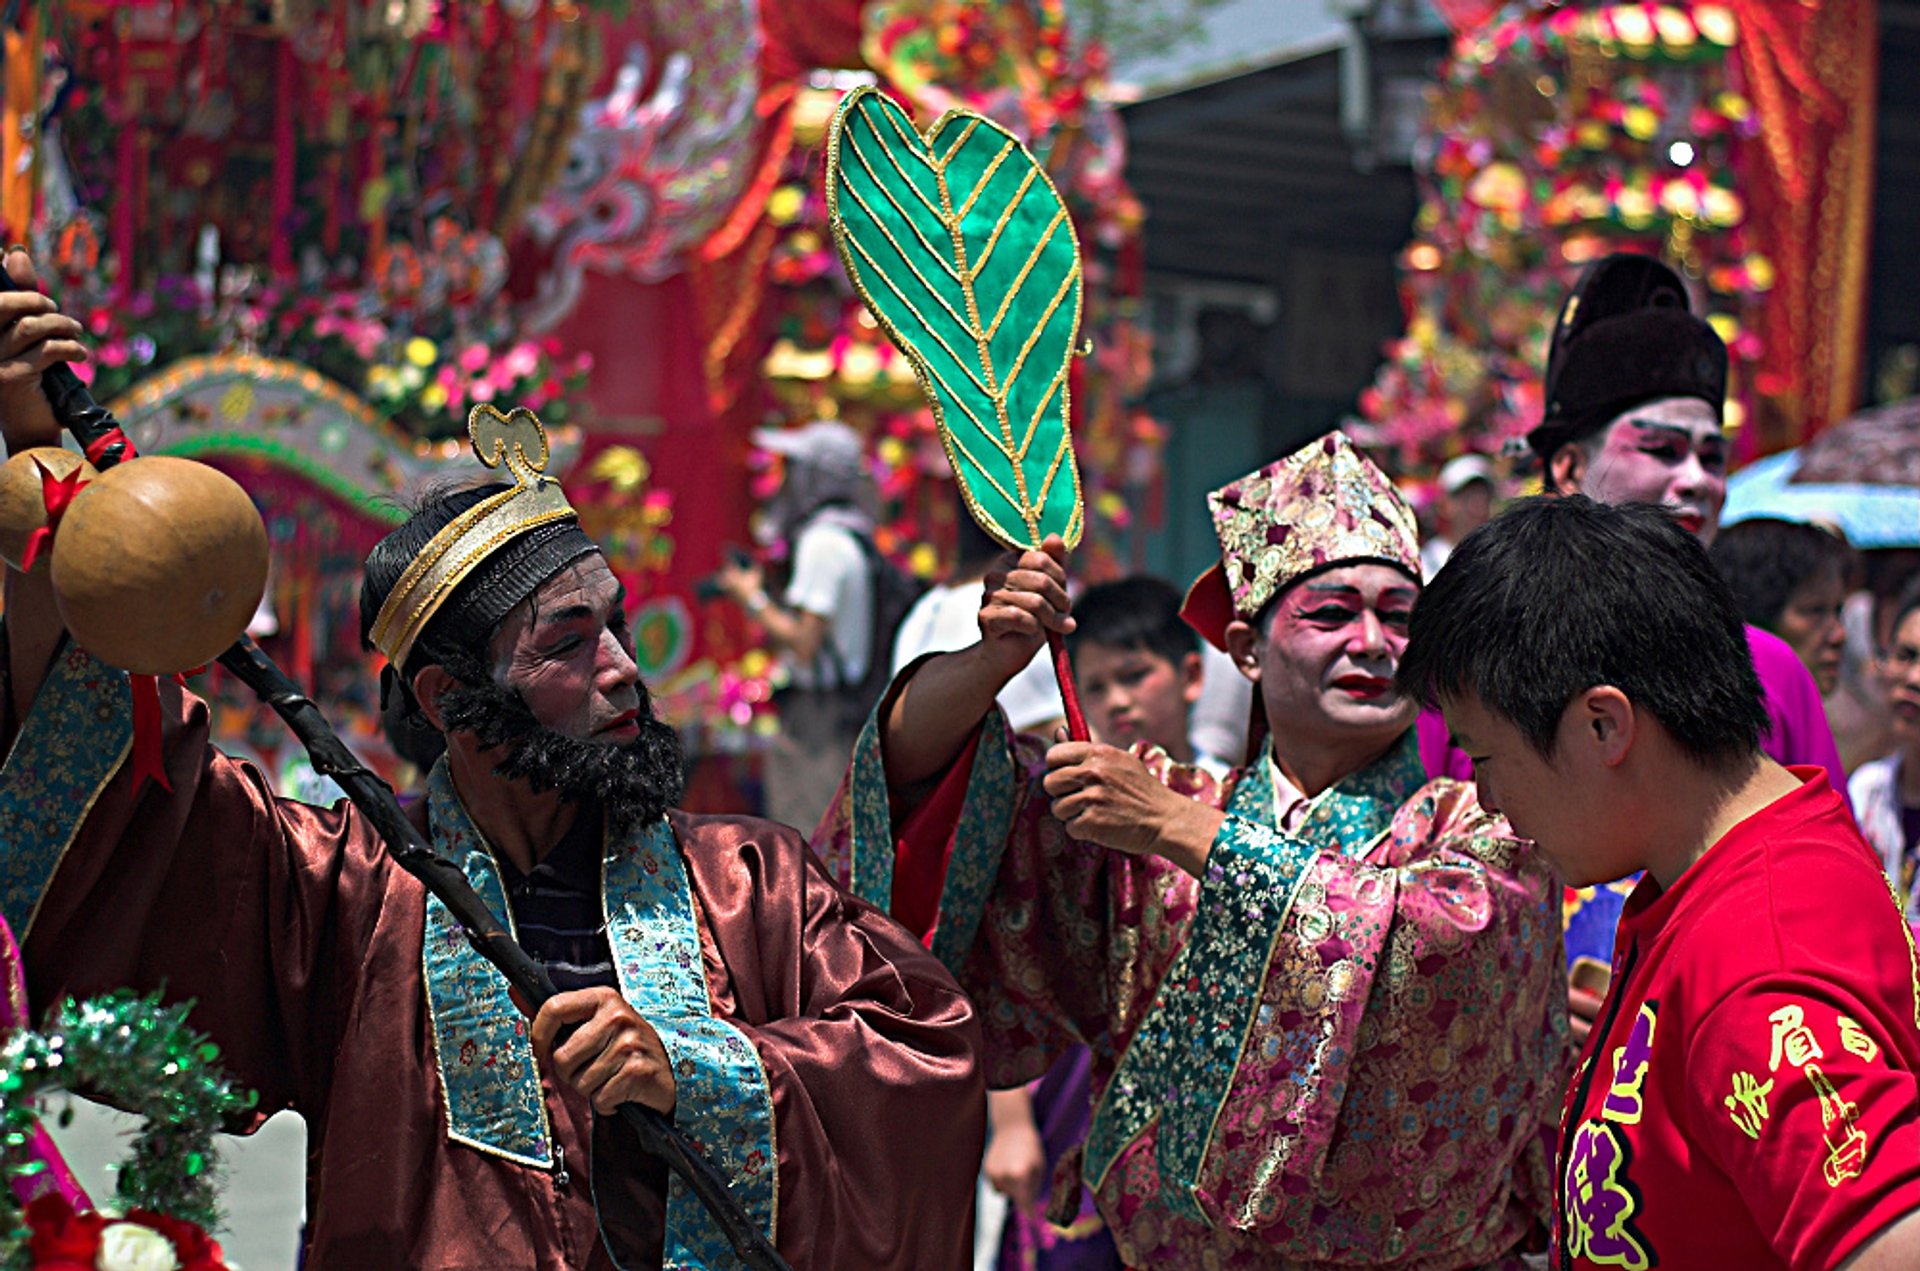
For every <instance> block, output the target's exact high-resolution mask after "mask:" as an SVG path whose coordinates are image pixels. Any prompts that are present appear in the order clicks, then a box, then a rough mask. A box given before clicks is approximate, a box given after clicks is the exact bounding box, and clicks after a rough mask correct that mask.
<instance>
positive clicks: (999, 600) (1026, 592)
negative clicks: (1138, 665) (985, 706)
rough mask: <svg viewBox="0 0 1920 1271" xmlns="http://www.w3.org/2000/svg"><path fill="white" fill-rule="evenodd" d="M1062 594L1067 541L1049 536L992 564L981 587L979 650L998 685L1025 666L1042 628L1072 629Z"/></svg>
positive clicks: (1042, 637)
mask: <svg viewBox="0 0 1920 1271" xmlns="http://www.w3.org/2000/svg"><path fill="white" fill-rule="evenodd" d="M1072 609H1073V602H1072V601H1071V600H1069V599H1068V598H1067V545H1066V544H1065V543H1063V542H1061V541H1060V536H1059V535H1057V534H1049V535H1048V536H1047V538H1046V541H1045V542H1043V543H1042V544H1041V546H1040V549H1039V550H1037V551H1035V550H1031V549H1029V550H1028V551H1024V552H1022V553H1020V555H1019V557H1018V558H1017V559H1015V560H1013V561H1012V562H1011V563H1001V564H996V565H995V566H994V568H993V569H992V570H991V571H989V572H988V574H987V578H986V581H985V583H984V584H982V588H981V599H980V650H981V654H982V655H983V656H984V657H985V658H986V659H987V660H988V661H989V663H990V665H992V666H993V667H994V669H995V670H996V671H1003V672H1004V673H1005V674H1004V676H1003V677H1002V680H1001V683H1003V684H1004V683H1005V682H1006V681H1007V680H1011V679H1012V678H1013V677H1014V676H1016V675H1018V674H1020V672H1021V671H1023V670H1025V669H1026V666H1027V663H1029V662H1031V661H1033V655H1034V654H1035V653H1037V652H1039V651H1040V649H1041V648H1042V647H1043V646H1044V645H1045V644H1046V642H1047V632H1049V631H1058V632H1060V633H1061V634H1062V635H1065V634H1066V633H1068V632H1070V631H1072V630H1073V618H1072V616H1071V611H1072Z"/></svg>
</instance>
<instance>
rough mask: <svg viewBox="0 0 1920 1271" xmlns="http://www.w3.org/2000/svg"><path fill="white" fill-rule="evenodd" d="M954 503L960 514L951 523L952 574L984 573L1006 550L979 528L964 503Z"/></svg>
mask: <svg viewBox="0 0 1920 1271" xmlns="http://www.w3.org/2000/svg"><path fill="white" fill-rule="evenodd" d="M954 502H955V503H956V504H959V507H960V514H959V515H958V516H956V517H955V518H954V521H953V526H954V532H953V546H954V552H953V572H954V574H955V576H956V577H965V576H966V575H967V574H969V573H971V572H973V571H975V570H979V571H982V572H984V571H985V570H986V569H987V567H988V566H990V565H992V564H993V562H994V561H996V560H998V559H1000V557H1001V556H1002V555H1003V554H1005V552H1006V550H1007V549H1006V548H1004V547H1002V546H1001V545H1000V544H999V542H998V541H997V540H995V539H994V538H993V536H992V535H990V534H988V533H987V532H986V531H985V530H983V529H981V528H980V525H979V523H978V522H977V521H975V520H974V519H973V514H972V513H971V512H969V511H967V508H966V505H965V504H964V503H960V500H958V499H955V500H954Z"/></svg>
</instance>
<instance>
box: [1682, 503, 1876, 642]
mask: <svg viewBox="0 0 1920 1271" xmlns="http://www.w3.org/2000/svg"><path fill="white" fill-rule="evenodd" d="M1707 555H1708V556H1709V557H1711V558H1712V560H1713V566H1714V568H1715V569H1717V570H1719V571H1720V576H1721V577H1722V578H1724V579H1726V580H1727V586H1728V587H1731V588H1732V589H1733V598H1734V600H1735V601H1736V602H1737V603H1738V604H1739V606H1740V612H1741V613H1742V614H1743V615H1744V616H1745V617H1746V620H1747V621H1748V622H1750V623H1752V624H1753V625H1754V626H1756V627H1765V628H1766V629H1767V630H1768V631H1773V632H1776V633H1777V632H1778V631H1779V629H1780V615H1781V614H1783V613H1785V612H1786V609H1787V605H1788V603H1789V602H1790V601H1792V599H1793V595H1794V593H1795V592H1797V591H1799V590H1800V589H1801V588H1802V587H1804V586H1806V585H1807V584H1809V583H1812V582H1816V581H1818V579H1819V578H1820V576H1821V575H1822V574H1823V573H1825V572H1826V571H1827V570H1829V569H1831V570H1834V571H1835V572H1836V573H1838V574H1839V576H1840V580H1841V582H1842V584H1843V585H1844V583H1845V582H1846V580H1847V576H1848V575H1849V574H1850V573H1852V571H1853V559H1854V557H1853V549H1852V548H1851V547H1848V546H1847V544H1846V542H1845V541H1844V540H1842V539H1840V538H1839V537H1837V536H1836V535H1833V534H1829V533H1828V532H1827V531H1825V530H1823V529H1820V528H1818V527H1817V526H1812V525H1802V524H1800V523H1798V522H1796V521H1776V520H1772V519H1770V518H1764V517H1763V518H1760V519H1757V520H1752V521H1741V522H1738V523H1737V524H1734V525H1729V526H1727V527H1726V528H1725V529H1723V530H1721V531H1720V534H1719V536H1718V537H1717V538H1715V539H1714V541H1713V546H1712V547H1710V548H1708V549H1707Z"/></svg>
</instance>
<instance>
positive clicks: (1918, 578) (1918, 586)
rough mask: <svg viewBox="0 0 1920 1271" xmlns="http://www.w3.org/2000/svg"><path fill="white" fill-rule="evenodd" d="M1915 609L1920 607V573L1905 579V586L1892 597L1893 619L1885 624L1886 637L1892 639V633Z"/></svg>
mask: <svg viewBox="0 0 1920 1271" xmlns="http://www.w3.org/2000/svg"><path fill="white" fill-rule="evenodd" d="M1916 609H1920V574H1915V575H1914V576H1913V577H1911V578H1909V579H1907V584H1906V586H1904V587H1902V588H1901V589H1900V592H1899V594H1898V595H1896V596H1895V597H1894V600H1893V621H1891V622H1889V623H1888V624H1887V626H1886V631H1887V637H1888V639H1892V637H1893V633H1894V632H1896V631H1898V630H1899V629H1900V624H1901V623H1902V622H1905V621H1906V620H1907V615H1908V614H1910V613H1912V612H1913V611H1914V610H1916Z"/></svg>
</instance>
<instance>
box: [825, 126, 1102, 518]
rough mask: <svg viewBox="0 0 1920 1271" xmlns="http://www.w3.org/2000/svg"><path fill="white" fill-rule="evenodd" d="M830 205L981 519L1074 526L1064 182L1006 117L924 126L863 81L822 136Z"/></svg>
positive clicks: (1076, 278)
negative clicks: (924, 129) (1004, 122)
mask: <svg viewBox="0 0 1920 1271" xmlns="http://www.w3.org/2000/svg"><path fill="white" fill-rule="evenodd" d="M827 208H828V211H829V215H830V219H831V221H832V225H833V238H834V242H835V243H836V244H838V245H839V248H840V257H841V259H842V260H843V261H845V262H846V266H847V275H848V276H849V277H850V278H851V279H852V280H853V285H854V288H855V289H856V290H858V291H859V293H860V298H861V299H862V300H864V301H866V303H867V308H868V309H870V310H872V312H873V316H874V317H875V318H877V319H878V320H879V322H880V325H881V326H882V327H883V328H885V329H886V332H887V334H888V335H889V336H891V337H892V339H893V342H894V344H896V345H898V346H899V348H900V351H901V352H903V353H905V354H906V355H907V358H908V360H909V361H910V362H912V364H913V369H914V373H915V374H916V375H917V376H918V377H919V379H920V387H921V388H922V389H923V390H924V391H925V392H926V395H927V400H928V401H929V402H930V403H932V406H933V414H934V419H935V421H936V422H937V423H938V425H939V428H940V439H941V441H942V442H944V443H945V445H946V447H947V457H948V458H949V459H951V460H952V461H953V470H954V473H955V475H956V476H957V477H958V478H959V481H960V489H961V492H962V494H963V496H964V497H965V499H966V501H967V507H968V509H969V510H970V511H972V513H973V515H974V519H975V520H977V521H979V522H980V527H981V528H982V529H984V530H986V531H987V533H989V534H991V535H992V536H993V537H994V538H996V539H998V540H999V541H1000V542H1001V543H1003V544H1005V545H1006V546H1008V547H1014V548H1026V547H1038V546H1039V545H1040V540H1041V539H1043V538H1045V537H1046V536H1047V535H1048V534H1058V535H1059V536H1060V537H1061V538H1062V539H1064V540H1065V541H1066V543H1067V546H1069V547H1072V546H1074V545H1076V544H1077V543H1078V542H1079V541H1080V530H1081V524H1082V513H1081V507H1080V473H1079V470H1078V469H1077V468H1076V467H1075V466H1074V462H1073V444H1072V440H1071V438H1070V437H1069V436H1068V434H1067V367H1068V364H1069V363H1070V362H1071V361H1072V359H1073V349H1074V344H1075V341H1076V338H1077V336H1078V334H1079V330H1080V245H1079V242H1078V241H1077V240H1076V239H1075V237H1074V233H1073V223H1072V222H1071V221H1070V220H1069V219H1068V217H1067V209H1066V207H1065V205H1064V204H1062V203H1061V202H1060V195H1059V193H1058V192H1057V191H1056V190H1055V189H1054V188H1053V182H1052V181H1050V180H1048V179H1047V174H1046V173H1045V172H1044V171H1043V170H1042V169H1041V167H1040V164H1039V163H1038V162H1037V161H1036V160H1035V159H1034V157H1033V155H1032V154H1030V153H1028V151H1027V148H1026V147H1025V146H1023V145H1021V144H1020V141H1019V139H1018V138H1016V137H1015V136H1013V134H1011V133H1009V132H1008V131H1007V130H1006V129H1005V128H1002V127H1001V126H1000V125H999V124H997V123H995V122H993V120H991V119H988V118H986V117H985V116H984V115H977V114H975V113H973V112H972V111H966V110H953V111H948V112H947V113H946V114H944V115H942V116H941V117H940V120H939V122H938V123H936V124H934V126H933V129H932V130H931V131H930V132H928V133H927V135H926V136H925V137H924V138H923V137H921V136H920V134H919V133H918V132H916V131H915V130H914V127H913V122H912V121H911V120H910V119H908V117H907V115H906V114H905V112H903V111H902V110H901V109H900V108H899V107H898V106H896V105H894V104H893V102H892V101H890V100H889V99H888V98H887V97H886V96H885V95H883V94H882V93H880V92H879V91H877V90H876V89H872V88H859V89H855V90H854V91H853V92H851V93H849V94H847V96H846V97H845V99H844V100H842V101H841V103H840V108H839V110H838V111H836V112H835V114H834V119H833V129H832V132H831V134H830V135H829V139H828V142H827Z"/></svg>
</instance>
